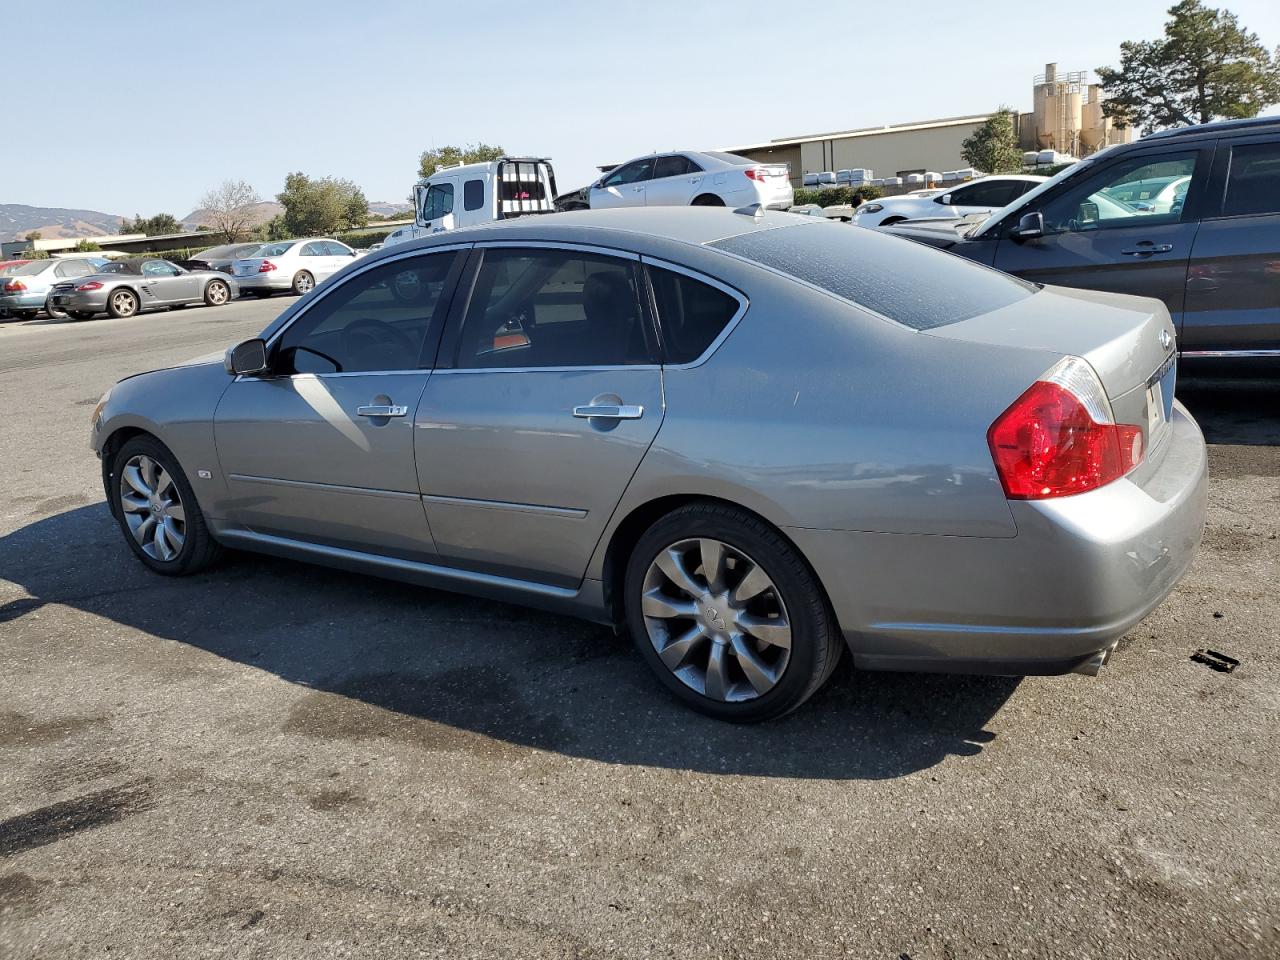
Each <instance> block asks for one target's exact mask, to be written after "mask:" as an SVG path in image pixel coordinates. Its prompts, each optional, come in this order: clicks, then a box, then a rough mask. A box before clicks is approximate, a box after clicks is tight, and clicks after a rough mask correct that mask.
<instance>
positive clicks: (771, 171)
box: [589, 150, 795, 210]
mask: <svg viewBox="0 0 1280 960" xmlns="http://www.w3.org/2000/svg"><path fill="white" fill-rule="evenodd" d="M589 194H590V205H591V209H592V210H599V209H602V208H607V207H645V206H648V207H687V206H694V207H734V208H737V207H745V206H749V205H751V204H753V203H758V204H760V206H761V207H763V208H765V209H768V210H786V209H788V208H789V207H790V206H791V204H792V203H793V202H794V199H795V191H794V190H793V189H792V187H791V179H790V173H789V171H788V169H787V165H786V164H785V163H756V162H755V161H754V160H749V159H747V158H746V157H740V156H738V155H737V154H736V153H723V152H721V151H718V150H712V151H708V152H705V153H694V152H692V151H682V152H679V153H657V154H652V155H650V156H647V157H638V158H636V159H635V160H629V161H627V162H626V163H623V164H620V165H619V166H616V167H614V168H613V169H612V170H610V171H609V172H608V173H606V174H605V175H604V176H603V177H601V178H600V179H599V180H597V181H596V182H595V183H593V184H592V185H591V186H590V188H589Z"/></svg>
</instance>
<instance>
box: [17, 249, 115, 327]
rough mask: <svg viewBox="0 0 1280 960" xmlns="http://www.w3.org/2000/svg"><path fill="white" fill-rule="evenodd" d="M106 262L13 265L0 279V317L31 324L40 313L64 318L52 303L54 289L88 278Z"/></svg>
mask: <svg viewBox="0 0 1280 960" xmlns="http://www.w3.org/2000/svg"><path fill="white" fill-rule="evenodd" d="M107 262H108V261H107V260H104V259H103V258H101V257H65V258H61V259H48V260H28V261H27V262H26V263H20V264H14V265H13V266H12V267H10V268H8V269H7V270H6V271H5V275H4V277H3V278H0V317H2V316H10V317H15V318H17V319H19V320H32V319H34V318H35V316H36V315H37V314H38V313H39V312H40V311H41V310H44V311H45V312H46V313H48V314H49V316H51V317H61V316H63V315H64V314H63V311H62V310H60V309H59V308H58V307H57V305H56V304H54V303H53V302H52V291H53V288H54V286H55V285H56V284H59V283H64V282H67V281H70V280H74V279H76V278H83V277H87V276H89V275H91V274H93V273H95V272H96V271H98V270H100V269H101V268H102V266H103V265H104V264H106V263H107Z"/></svg>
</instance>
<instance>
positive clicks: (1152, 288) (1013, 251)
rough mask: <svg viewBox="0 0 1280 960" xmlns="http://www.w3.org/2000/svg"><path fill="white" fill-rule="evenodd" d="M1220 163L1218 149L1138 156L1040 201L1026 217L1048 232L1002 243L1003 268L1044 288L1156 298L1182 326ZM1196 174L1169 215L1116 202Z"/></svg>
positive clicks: (1174, 149)
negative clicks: (1140, 186) (1190, 269)
mask: <svg viewBox="0 0 1280 960" xmlns="http://www.w3.org/2000/svg"><path fill="white" fill-rule="evenodd" d="M1212 159H1213V147H1212V145H1211V144H1210V145H1208V146H1202V145H1193V146H1176V145H1175V146H1167V147H1162V148H1158V149H1151V150H1142V151H1136V152H1135V151H1130V152H1127V153H1124V154H1121V155H1120V156H1119V157H1117V158H1116V159H1115V160H1113V161H1112V162H1110V163H1104V164H1102V165H1100V166H1099V167H1098V168H1097V169H1096V170H1093V171H1091V172H1090V173H1088V174H1085V175H1084V176H1082V177H1081V178H1080V179H1078V180H1076V179H1072V180H1067V181H1066V182H1065V183H1063V185H1062V188H1061V189H1059V190H1056V191H1051V192H1049V193H1046V194H1044V195H1043V196H1042V197H1040V198H1039V199H1038V200H1037V202H1036V203H1035V206H1034V207H1028V208H1026V209H1025V210H1023V211H1022V213H1023V214H1024V215H1025V214H1027V213H1031V212H1033V211H1038V212H1040V213H1041V214H1043V216H1044V220H1045V234H1044V236H1042V237H1039V238H1036V239H1031V240H1018V239H1015V238H1013V237H1012V236H1009V235H1006V236H1003V237H1001V238H1000V240H999V245H998V247H997V249H996V254H995V264H994V265H995V266H996V267H998V268H1000V269H1001V270H1005V271H1007V272H1009V273H1013V274H1017V275H1018V276H1020V277H1024V278H1026V279H1028V280H1034V281H1037V282H1040V283H1050V284H1061V285H1062V286H1066V287H1080V288H1083V289H1086V290H1107V291H1110V292H1113V293H1128V294H1136V295H1138V296H1144V297H1156V298H1158V299H1160V300H1163V301H1164V302H1165V305H1166V306H1167V307H1168V308H1169V313H1170V314H1171V315H1172V316H1173V319H1174V322H1175V323H1180V320H1181V316H1182V309H1183V295H1184V289H1185V286H1186V273H1187V262H1188V260H1189V258H1190V256H1191V245H1192V242H1193V241H1194V240H1195V236H1196V230H1197V228H1198V226H1199V223H1198V213H1199V204H1200V202H1201V199H1202V197H1203V196H1204V193H1205V186H1206V182H1207V180H1208V176H1209V168H1210V165H1211V163H1212ZM1179 176H1190V177H1191V185H1190V187H1189V189H1188V191H1187V194H1186V197H1185V200H1184V202H1183V203H1182V204H1175V205H1174V206H1173V207H1171V209H1170V210H1169V212H1167V213H1155V212H1148V211H1144V210H1141V209H1139V208H1137V207H1135V206H1133V205H1131V204H1129V203H1128V202H1126V201H1124V200H1120V199H1117V198H1116V194H1118V193H1122V192H1123V188H1124V185H1126V184H1129V183H1132V182H1134V181H1138V180H1148V179H1152V178H1157V177H1179Z"/></svg>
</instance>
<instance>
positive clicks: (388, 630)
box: [0, 503, 1018, 779]
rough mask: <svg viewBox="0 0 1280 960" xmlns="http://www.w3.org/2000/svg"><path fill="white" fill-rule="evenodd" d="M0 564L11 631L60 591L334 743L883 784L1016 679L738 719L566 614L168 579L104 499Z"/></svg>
mask: <svg viewBox="0 0 1280 960" xmlns="http://www.w3.org/2000/svg"><path fill="white" fill-rule="evenodd" d="M33 513H37V514H38V513H39V506H37V507H36V508H35V509H34V510H33ZM0 577H2V578H4V579H6V580H9V581H12V582H14V583H16V584H18V585H20V586H22V587H23V588H25V590H26V592H27V593H28V594H29V595H30V596H29V598H23V599H18V600H15V601H11V602H9V603H7V604H3V605H0V624H4V623H5V622H11V621H14V620H17V619H19V618H23V617H27V616H30V615H32V614H34V613H36V612H37V611H38V610H40V608H42V607H44V606H46V605H50V604H59V605H64V606H68V607H72V608H74V609H77V610H81V611H84V612H88V613H91V614H94V615H96V616H99V617H103V618H106V619H108V620H110V621H113V622H115V623H117V624H120V625H121V626H122V627H124V628H129V629H132V630H138V631H143V632H144V633H146V634H149V635H151V636H154V637H156V638H159V640H170V641H177V642H179V643H184V644H189V645H191V646H193V647H197V648H200V649H202V650H206V651H208V652H210V653H213V654H215V655H217V656H219V657H222V658H225V659H227V660H229V661H235V662H238V663H241V664H245V665H248V666H250V667H253V668H255V669H258V670H265V671H269V672H270V673H272V674H275V675H276V676H278V677H281V678H282V679H284V680H287V681H290V682H292V683H295V684H298V685H300V686H301V687H304V688H306V693H305V694H303V695H302V696H301V697H299V698H298V699H297V700H296V702H295V703H293V704H292V706H291V708H290V712H289V716H288V719H287V720H286V721H285V722H284V724H283V728H282V732H284V733H292V734H299V735H302V736H305V737H311V738H319V739H325V740H338V741H341V740H349V741H368V740H371V739H377V738H382V737H387V738H392V739H396V740H406V741H410V742H420V743H422V744H423V745H424V746H428V747H442V746H443V747H446V748H451V749H452V748H458V747H461V748H462V749H468V750H471V749H474V750H476V751H479V752H486V751H489V750H492V749H494V748H498V749H502V748H510V747H516V748H520V747H523V748H534V749H541V750H549V751H556V752H559V753H562V754H566V755H570V756H577V757H583V758H589V759H593V760H598V761H603V762H606V763H622V764H639V765H645V766H653V767H662V768H668V769H672V770H693V771H702V772H709V773H725V774H748V775H754V776H778V777H813V778H841V779H846V778H849V779H852V778H858V779H882V778H889V777H897V776H901V775H904V774H907V773H911V772H913V771H917V770H922V769H925V768H928V767H930V766H933V765H934V764H936V763H938V762H939V761H941V760H942V759H944V758H945V757H947V756H949V755H972V754H976V753H979V752H980V751H981V750H982V747H983V745H984V744H985V743H987V742H989V741H991V740H992V739H993V738H994V734H992V733H989V732H987V731H986V730H985V729H984V728H985V726H986V725H987V723H988V721H989V720H990V719H991V717H992V716H993V715H994V714H995V713H996V711H997V710H999V708H1000V707H1001V705H1002V704H1003V703H1004V702H1005V700H1006V699H1007V698H1008V697H1009V696H1010V694H1011V693H1012V692H1013V690H1014V689H1015V688H1016V687H1017V684H1018V680H1017V679H1016V678H1008V677H963V676H930V675H923V674H921V675H912V674H878V673H863V672H855V671H853V670H851V669H850V668H849V666H848V659H847V658H845V661H844V662H843V663H842V665H841V667H840V669H839V670H837V672H836V675H835V676H834V677H833V678H832V679H831V681H830V682H829V683H828V684H827V686H826V687H825V688H824V689H823V690H822V691H820V692H819V693H818V695H817V696H815V697H814V699H813V700H811V701H810V702H809V703H808V704H806V705H805V706H804V707H802V708H801V709H800V710H799V711H797V712H796V713H794V714H792V715H791V716H789V717H786V718H784V719H782V720H780V721H776V722H773V723H770V724H765V725H760V726H753V727H742V726H734V725H730V724H725V723H720V722H717V721H713V720H710V719H707V718H704V717H702V716H700V715H698V714H695V713H693V712H692V711H690V710H689V709H688V708H686V707H684V706H682V705H681V704H679V703H678V702H677V701H676V700H675V699H674V698H672V697H671V696H670V695H669V694H668V693H667V692H666V691H665V690H663V689H662V688H661V687H660V686H659V685H658V683H657V681H656V680H655V679H654V678H653V677H652V676H651V675H650V673H649V671H648V668H647V667H646V666H645V664H644V662H643V661H642V660H641V659H640V657H639V656H638V654H636V652H635V651H634V650H633V649H632V647H631V644H630V641H629V640H627V639H625V638H622V637H618V636H615V635H614V633H613V632H612V631H610V630H608V629H606V628H603V627H600V626H597V625H593V624H589V623H585V622H581V621H578V620H575V619H573V618H569V617H560V616H554V615H551V614H545V613H541V612H538V611H532V610H526V609H524V608H520V607H516V606H511V605H507V604H501V603H496V602H492V601H487V600H478V599H473V598H469V597H463V596H459V595H456V594H451V593H447V592H445V591H439V590H430V589H425V588H421V587H413V586H408V585H404V584H399V583H394V582H390V581H385V580H380V579H377V578H373V577H363V576H358V575H353V574H348V573H342V572H338V571H332V570H328V569H325V568H321V567H316V566H311V565H307V564H302V563H292V562H289V561H281V560H274V559H271V558H266V557H257V556H253V555H249V554H242V553H232V554H229V555H228V557H227V558H226V559H225V560H224V561H223V562H222V563H221V564H220V565H219V566H218V567H216V568H214V569H213V570H211V571H209V572H207V573H205V574H201V575H198V576H195V577H188V578H168V577H161V576H157V575H155V574H153V573H151V572H150V571H148V570H146V569H145V568H144V567H143V566H142V565H141V564H140V563H138V562H137V561H136V560H135V558H134V557H133V556H132V554H131V553H130V552H129V551H128V549H127V548H126V546H125V544H124V543H123V542H122V541H121V539H120V533H119V530H118V529H117V527H116V526H115V524H114V522H113V521H112V520H111V518H110V516H109V515H108V513H107V511H106V508H105V506H104V505H102V504H101V503H99V504H94V505H90V506H82V507H79V508H76V509H72V510H69V511H65V512H61V513H55V514H52V515H49V516H45V517H43V518H42V519H33V521H32V522H31V523H29V524H28V525H26V526H23V527H21V528H20V529H17V530H15V531H14V532H12V533H10V534H8V535H7V536H4V537H0ZM42 617H44V618H45V619H47V612H46V614H42ZM125 635H126V636H127V635H128V633H127V631H126V632H125ZM133 642H135V643H136V642H137V638H136V637H135V638H133ZM147 642H149V641H148V640H147V639H146V638H143V640H142V643H143V644H144V645H145V643H147ZM157 642H158V641H157ZM127 646H128V644H125V647H127ZM110 649H111V650H112V651H114V650H116V649H122V648H121V647H120V645H118V644H113V645H112V647H111V648H110ZM100 655H106V654H100ZM111 655H112V656H114V655H115V654H114V653H112V654H111ZM121 655H123V654H121ZM193 663H194V662H193ZM131 668H132V669H135V670H142V671H144V672H145V670H146V669H147V666H146V660H145V659H143V660H137V659H135V660H134V661H133V663H132V665H131ZM264 735H265V734H264ZM459 738H463V739H464V740H465V742H462V743H459Z"/></svg>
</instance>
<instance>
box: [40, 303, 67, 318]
mask: <svg viewBox="0 0 1280 960" xmlns="http://www.w3.org/2000/svg"><path fill="white" fill-rule="evenodd" d="M44 312H45V315H46V316H48V317H49V318H51V319H53V320H65V319H66V318H67V311H65V310H63V309H62V308H61V307H55V306H54V305H53V301H52V300H46V301H45V302H44Z"/></svg>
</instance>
